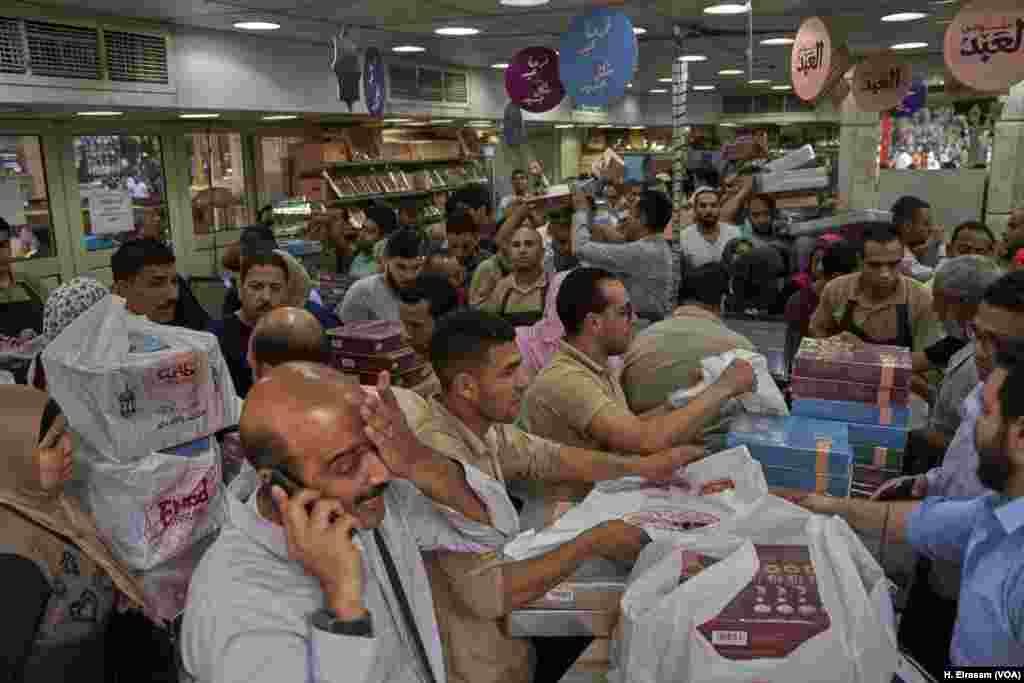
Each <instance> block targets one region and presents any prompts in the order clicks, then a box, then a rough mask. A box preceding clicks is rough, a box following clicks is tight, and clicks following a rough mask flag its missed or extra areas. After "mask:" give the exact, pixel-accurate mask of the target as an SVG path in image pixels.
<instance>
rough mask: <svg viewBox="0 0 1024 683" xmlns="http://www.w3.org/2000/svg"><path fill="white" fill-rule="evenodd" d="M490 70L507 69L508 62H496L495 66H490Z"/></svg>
mask: <svg viewBox="0 0 1024 683" xmlns="http://www.w3.org/2000/svg"><path fill="white" fill-rule="evenodd" d="M491 68H492V69H507V68H508V62H498V63H497V64H491Z"/></svg>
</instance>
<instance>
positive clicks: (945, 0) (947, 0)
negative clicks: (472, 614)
mask: <svg viewBox="0 0 1024 683" xmlns="http://www.w3.org/2000/svg"><path fill="white" fill-rule="evenodd" d="M955 2H960V0H932V1H931V2H930V3H928V4H929V5H952V4H953V3H955Z"/></svg>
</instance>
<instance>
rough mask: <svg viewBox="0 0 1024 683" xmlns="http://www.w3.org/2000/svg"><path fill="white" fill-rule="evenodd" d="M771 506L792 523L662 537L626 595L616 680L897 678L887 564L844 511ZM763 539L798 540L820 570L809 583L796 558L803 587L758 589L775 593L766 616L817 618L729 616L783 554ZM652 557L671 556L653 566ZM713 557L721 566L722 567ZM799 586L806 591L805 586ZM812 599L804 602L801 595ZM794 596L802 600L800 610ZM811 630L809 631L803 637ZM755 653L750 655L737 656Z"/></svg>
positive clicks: (870, 682)
mask: <svg viewBox="0 0 1024 683" xmlns="http://www.w3.org/2000/svg"><path fill="white" fill-rule="evenodd" d="M764 510H765V512H767V513H768V517H769V518H770V519H772V520H775V521H778V520H781V519H782V518H783V517H788V519H787V521H786V523H784V524H782V525H781V526H780V527H778V528H773V527H772V526H770V524H760V523H758V522H757V520H758V516H757V512H756V511H755V512H754V513H753V514H751V515H748V516H747V517H746V518H745V524H746V530H747V531H751V530H753V529H754V528H755V527H760V529H758V534H757V536H756V537H755V538H754V539H751V538H741V537H738V536H736V535H732V534H730V535H725V534H711V535H706V536H688V537H685V538H682V539H680V541H679V542H678V543H676V544H674V546H673V547H669V546H666V545H665V544H660V545H656V546H653V545H652V546H650V547H649V548H648V549H645V551H644V553H642V554H641V558H640V560H638V562H637V567H636V569H635V570H634V572H633V575H631V577H630V586H629V588H628V590H627V591H626V593H625V595H624V596H623V599H622V618H621V620H620V638H619V642H618V643H617V646H616V652H615V662H616V664H615V670H614V671H613V672H612V673H611V674H610V675H609V680H610V681H616V682H618V683H655V682H658V683H660V682H663V681H688V682H689V683H734V682H735V681H765V682H766V683H786V682H789V681H829V682H830V683H880V682H887V681H890V680H892V675H893V673H894V672H895V671H896V669H897V667H898V665H899V659H900V656H899V651H898V649H897V646H896V638H895V631H894V619H893V612H892V605H891V601H890V599H889V591H888V582H887V581H886V580H885V577H884V574H883V573H882V571H881V568H880V567H878V565H877V563H875V562H874V560H873V559H872V558H871V556H870V554H869V553H868V552H867V550H866V549H865V548H864V547H863V545H862V544H860V542H859V541H858V540H857V538H856V536H855V535H854V534H853V533H852V532H851V531H850V529H849V527H848V526H847V525H846V523H845V522H843V521H842V520H840V519H839V518H825V517H821V516H817V515H809V514H806V513H804V514H803V515H801V514H800V513H799V512H798V509H796V508H794V507H793V506H789V505H787V504H785V503H783V502H781V501H778V499H767V500H766V501H765V505H764ZM755 544H757V545H763V546H777V545H785V546H791V548H789V549H787V550H786V551H784V552H794V548H792V547H793V546H795V547H796V548H795V551H796V552H800V551H801V547H805V548H806V550H805V551H803V552H806V553H807V555H808V557H809V559H810V561H811V563H812V564H813V571H814V580H813V581H808V580H807V579H806V578H805V577H806V572H805V571H803V570H802V569H801V567H800V565H794V566H796V568H797V570H799V571H797V570H795V571H794V574H795V575H796V577H798V578H796V579H794V582H795V583H790V582H789V580H788V579H780V580H779V581H778V583H774V584H772V583H768V584H765V586H766V588H767V592H771V590H772V589H773V588H774V589H775V591H776V592H778V593H779V595H778V596H775V595H767V594H766V592H762V590H761V588H756V590H757V593H755V594H754V595H757V596H758V598H760V596H762V595H764V596H765V601H766V602H765V603H761V604H759V605H757V606H758V607H762V606H763V607H764V609H765V611H766V612H770V611H771V609H772V608H774V609H775V610H777V611H778V610H780V608H781V609H785V610H788V612H787V613H788V614H804V613H803V612H799V613H798V612H796V610H797V609H804V608H807V609H809V610H810V613H811V614H812V615H814V616H804V617H803V618H801V619H799V620H798V621H797V622H791V623H789V624H787V625H785V626H780V624H779V623H775V622H773V621H772V617H771V616H766V617H761V619H763V621H762V622H761V623H759V624H755V620H756V619H757V618H756V617H754V618H751V619H748V620H746V621H738V620H737V621H733V622H731V623H729V622H723V621H721V618H722V616H723V612H726V608H727V607H729V606H730V604H731V603H733V600H734V598H737V596H741V595H743V594H744V591H747V592H746V595H747V596H750V595H752V593H751V592H750V591H751V588H749V586H750V584H751V582H752V580H753V579H755V577H756V576H757V574H758V571H759V570H760V569H761V562H760V559H759V557H761V553H762V552H765V553H767V552H772V551H773V549H767V550H763V549H759V548H758V547H757V546H756V545H755ZM774 552H778V550H774ZM652 554H657V555H661V557H660V558H655V561H654V562H653V564H652V561H651V557H650V555H652ZM645 556H646V557H645ZM708 558H713V560H717V563H714V564H711V563H710V562H709V561H708ZM713 560H712V561H713ZM695 562H696V563H697V564H696V566H697V567H700V566H704V567H705V568H703V569H702V570H701V571H699V572H694V571H693V567H694V563H695ZM776 569H777V570H778V576H780V577H785V576H790V574H788V571H789V570H788V568H787V567H786V566H784V565H782V566H780V565H776V567H775V568H771V567H766V568H765V570H766V571H775V570H776ZM683 577H686V578H685V580H682V581H681V578H683ZM798 584H799V586H800V589H798V588H796V586H797V585H798ZM759 585H761V584H759ZM808 587H810V590H811V591H812V592H811V593H808V592H807V590H808ZM798 590H801V591H802V592H797V591H798ZM805 596H809V598H808V597H805ZM800 597H803V598H804V601H803V602H798V598H800ZM818 598H820V600H818ZM741 599H742V598H741ZM783 600H791V601H792V602H793V605H792V606H791V605H789V603H786V602H781V601H783ZM759 602H760V600H759ZM773 602H774V604H772V603H773ZM816 605H820V607H823V608H824V610H825V612H827V615H828V621H827V624H825V625H822V623H821V619H822V617H821V612H820V610H819V609H818V608H817V606H816ZM751 607H754V605H753V603H751ZM751 612H753V609H752V610H751ZM716 620H717V621H716ZM717 629H722V630H717ZM801 629H806V631H805V632H804V633H803V634H800V633H799V631H800V630H801ZM818 631H820V632H818ZM785 636H789V637H792V640H791V641H790V642H789V643H788V644H787V643H785V642H778V639H779V638H780V637H785ZM801 641H802V642H801ZM766 643H767V647H766ZM794 645H795V648H794ZM775 648H778V649H777V650H775ZM751 650H753V651H754V652H756V653H763V652H765V651H776V652H777V653H779V654H778V656H760V654H751ZM744 651H746V653H745V654H744V655H737V652H744Z"/></svg>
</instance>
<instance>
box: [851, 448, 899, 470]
mask: <svg viewBox="0 0 1024 683" xmlns="http://www.w3.org/2000/svg"><path fill="white" fill-rule="evenodd" d="M850 447H851V448H852V449H853V464H854V465H872V466H874V467H886V468H889V469H893V470H902V469H903V457H904V450H903V449H898V448H885V447H884V446H876V445H874V444H862V443H856V442H854V443H852V444H850Z"/></svg>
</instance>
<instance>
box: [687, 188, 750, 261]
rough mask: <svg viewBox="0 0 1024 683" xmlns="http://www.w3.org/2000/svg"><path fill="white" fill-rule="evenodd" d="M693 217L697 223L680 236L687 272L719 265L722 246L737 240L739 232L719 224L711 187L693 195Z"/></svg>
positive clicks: (715, 193)
mask: <svg viewBox="0 0 1024 683" xmlns="http://www.w3.org/2000/svg"><path fill="white" fill-rule="evenodd" d="M693 206H694V217H695V218H696V220H697V222H696V223H694V224H693V225H691V226H689V227H687V228H686V229H685V230H683V232H682V233H681V234H680V236H679V248H680V250H681V251H682V255H683V258H684V259H685V261H686V265H687V267H688V268H700V267H701V266H703V265H707V264H708V263H719V262H721V260H722V253H723V252H724V251H725V246H726V245H727V244H729V242H731V241H732V240H734V239H736V238H738V237H740V235H741V233H740V229H739V228H738V227H736V226H735V225H731V224H729V223H720V222H719V220H718V216H719V210H720V209H719V194H718V191H717V190H715V189H714V188H711V187H701V188H699V189H698V190H697V191H696V192H694V194H693Z"/></svg>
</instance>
